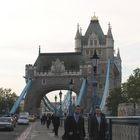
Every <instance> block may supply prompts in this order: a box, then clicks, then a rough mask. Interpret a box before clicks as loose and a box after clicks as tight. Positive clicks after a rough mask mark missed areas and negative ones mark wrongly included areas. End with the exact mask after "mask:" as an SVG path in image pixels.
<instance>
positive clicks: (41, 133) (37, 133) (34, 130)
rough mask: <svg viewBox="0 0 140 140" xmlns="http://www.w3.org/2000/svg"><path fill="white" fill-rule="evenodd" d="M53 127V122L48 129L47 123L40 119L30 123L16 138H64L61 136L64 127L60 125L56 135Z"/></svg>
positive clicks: (22, 139)
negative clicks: (42, 122)
mask: <svg viewBox="0 0 140 140" xmlns="http://www.w3.org/2000/svg"><path fill="white" fill-rule="evenodd" d="M52 129H53V127H52V124H51V125H50V128H49V129H48V128H47V127H46V125H41V123H40V121H39V120H37V121H36V122H34V123H32V124H31V125H29V127H28V128H27V129H26V130H25V131H24V132H23V133H22V134H21V135H20V136H19V137H18V138H17V139H16V140H62V138H61V137H62V135H63V134H64V127H63V126H60V127H59V131H58V136H55V135H54V133H53V131H52ZM86 130H87V129H86Z"/></svg>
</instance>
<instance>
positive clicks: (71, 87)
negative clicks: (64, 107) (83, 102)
mask: <svg viewBox="0 0 140 140" xmlns="http://www.w3.org/2000/svg"><path fill="white" fill-rule="evenodd" d="M72 89H73V79H71V80H70V83H69V90H70V104H69V116H72V114H73V108H72Z"/></svg>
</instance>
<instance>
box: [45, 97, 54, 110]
mask: <svg viewBox="0 0 140 140" xmlns="http://www.w3.org/2000/svg"><path fill="white" fill-rule="evenodd" d="M43 101H44V103H45V105H46V107H47V108H48V109H49V110H50V111H52V112H54V111H55V107H54V106H53V105H52V104H51V102H50V101H49V99H48V98H47V97H46V96H44V97H43Z"/></svg>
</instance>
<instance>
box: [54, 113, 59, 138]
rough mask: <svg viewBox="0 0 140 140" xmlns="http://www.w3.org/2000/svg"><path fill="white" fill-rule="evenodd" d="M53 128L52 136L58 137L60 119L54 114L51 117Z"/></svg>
mask: <svg viewBox="0 0 140 140" xmlns="http://www.w3.org/2000/svg"><path fill="white" fill-rule="evenodd" d="M53 126H54V134H55V136H58V129H59V126H60V117H59V115H58V114H56V113H54V115H53Z"/></svg>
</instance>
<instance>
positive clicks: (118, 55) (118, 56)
mask: <svg viewBox="0 0 140 140" xmlns="http://www.w3.org/2000/svg"><path fill="white" fill-rule="evenodd" d="M117 58H119V59H121V56H120V50H119V48H118V52H117Z"/></svg>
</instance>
